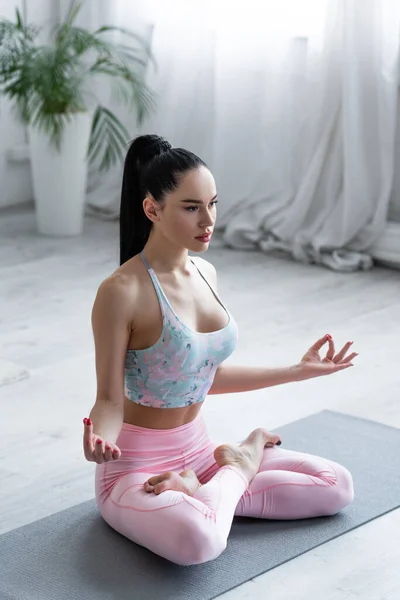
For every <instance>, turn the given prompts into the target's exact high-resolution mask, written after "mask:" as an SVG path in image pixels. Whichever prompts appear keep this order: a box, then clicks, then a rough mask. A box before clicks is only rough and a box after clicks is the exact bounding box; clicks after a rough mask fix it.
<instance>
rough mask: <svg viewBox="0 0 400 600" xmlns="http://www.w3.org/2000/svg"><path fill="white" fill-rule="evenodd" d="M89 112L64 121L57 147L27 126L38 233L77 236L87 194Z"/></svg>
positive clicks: (43, 135)
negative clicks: (58, 148) (60, 139)
mask: <svg viewBox="0 0 400 600" xmlns="http://www.w3.org/2000/svg"><path fill="white" fill-rule="evenodd" d="M92 117H93V115H92V113H89V112H86V113H77V114H75V115H73V116H72V117H71V120H70V121H69V122H68V123H67V124H66V126H65V129H64V131H63V134H62V142H61V148H60V150H57V148H56V147H55V146H54V145H53V144H51V143H50V140H49V137H48V136H47V135H46V134H43V133H42V132H40V131H38V130H37V129H36V128H33V127H30V128H29V144H30V158H31V169H32V182H33V193H34V198H35V206H36V221H37V228H38V231H39V233H42V234H45V235H54V236H69V235H79V234H80V233H82V229H83V215H84V208H85V196H86V178H87V160H86V154H87V149H88V144H89V137H90V130H91V125H92Z"/></svg>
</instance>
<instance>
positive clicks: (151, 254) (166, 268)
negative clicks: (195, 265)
mask: <svg viewBox="0 0 400 600" xmlns="http://www.w3.org/2000/svg"><path fill="white" fill-rule="evenodd" d="M143 253H144V255H145V257H146V258H147V260H148V262H149V263H150V265H151V267H152V268H153V269H154V270H156V271H158V272H160V273H172V272H181V273H185V272H187V270H188V250H187V248H182V247H179V246H175V245H174V244H171V243H170V242H169V241H168V240H165V239H162V240H161V239H157V237H156V236H151V235H150V238H149V240H148V241H147V243H146V245H145V247H144V249H143Z"/></svg>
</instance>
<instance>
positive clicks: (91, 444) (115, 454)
mask: <svg viewBox="0 0 400 600" xmlns="http://www.w3.org/2000/svg"><path fill="white" fill-rule="evenodd" d="M83 428H84V431H83V451H84V453H85V458H86V460H89V461H91V462H96V463H97V464H98V465H101V464H102V463H104V462H108V461H109V460H117V459H118V458H119V457H120V456H121V450H120V449H119V448H118V446H117V445H116V444H113V443H112V442H107V441H106V440H103V438H101V437H100V436H99V435H96V434H94V433H93V424H92V422H91V420H90V419H83Z"/></svg>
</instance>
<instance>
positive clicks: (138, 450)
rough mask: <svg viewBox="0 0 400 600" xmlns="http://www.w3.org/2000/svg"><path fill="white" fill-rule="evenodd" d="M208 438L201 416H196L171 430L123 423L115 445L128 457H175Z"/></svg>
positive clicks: (199, 414)
mask: <svg viewBox="0 0 400 600" xmlns="http://www.w3.org/2000/svg"><path fill="white" fill-rule="evenodd" d="M207 438H208V432H207V427H206V424H205V421H204V418H203V415H202V414H201V412H200V413H198V415H197V416H196V417H195V418H194V419H193V421H190V423H185V424H184V425H180V426H179V427H174V428H173V429H151V428H148V427H140V426H138V425H131V424H130V423H123V425H122V428H121V432H120V435H119V437H118V440H117V442H116V443H117V445H118V446H119V447H120V448H121V451H122V453H123V454H125V455H126V454H127V453H128V454H129V456H131V457H133V456H138V457H139V456H141V455H143V454H144V453H145V454H146V456H147V457H148V456H149V453H150V454H154V455H155V456H157V455H158V456H165V455H175V454H180V453H181V451H185V450H187V449H195V447H196V446H197V445H198V444H203V443H204V440H205V439H207Z"/></svg>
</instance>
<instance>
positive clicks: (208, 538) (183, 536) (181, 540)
mask: <svg viewBox="0 0 400 600" xmlns="http://www.w3.org/2000/svg"><path fill="white" fill-rule="evenodd" d="M177 529H178V530H179V531H177V536H176V548H178V549H179V550H178V556H177V557H176V559H175V560H173V562H176V563H177V564H180V565H186V566H188V565H198V564H202V563H205V562H208V561H210V560H214V559H215V558H217V557H218V556H219V555H220V554H222V552H223V551H224V550H225V548H226V545H227V539H226V537H224V536H223V535H221V533H220V532H219V530H218V529H217V527H216V525H215V523H213V522H210V521H202V520H200V519H199V520H196V521H192V522H186V523H185V522H183V523H180V525H179V527H178V528H177Z"/></svg>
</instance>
